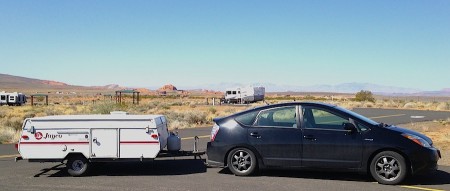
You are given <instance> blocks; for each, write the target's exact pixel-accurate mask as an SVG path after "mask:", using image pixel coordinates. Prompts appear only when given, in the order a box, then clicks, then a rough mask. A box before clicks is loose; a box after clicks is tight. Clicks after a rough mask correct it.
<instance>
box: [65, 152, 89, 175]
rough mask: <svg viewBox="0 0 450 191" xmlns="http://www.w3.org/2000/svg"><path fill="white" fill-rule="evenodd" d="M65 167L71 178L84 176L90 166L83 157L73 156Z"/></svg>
mask: <svg viewBox="0 0 450 191" xmlns="http://www.w3.org/2000/svg"><path fill="white" fill-rule="evenodd" d="M66 167H67V172H68V173H69V174H70V175H71V176H84V175H86V173H87V171H88V169H89V167H90V164H89V162H88V161H87V160H86V158H85V157H84V156H80V155H75V156H72V157H70V158H69V160H67V164H66Z"/></svg>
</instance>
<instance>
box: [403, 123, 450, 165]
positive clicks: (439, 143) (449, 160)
mask: <svg viewBox="0 0 450 191" xmlns="http://www.w3.org/2000/svg"><path fill="white" fill-rule="evenodd" d="M398 126H400V127H404V128H407V129H412V130H415V131H418V132H420V133H422V134H425V135H427V136H428V137H430V138H431V139H432V140H433V144H434V146H435V147H436V148H438V149H439V150H440V151H441V155H442V158H441V159H440V160H439V162H438V164H439V165H446V166H450V120H445V121H428V122H419V123H408V124H403V125H398Z"/></svg>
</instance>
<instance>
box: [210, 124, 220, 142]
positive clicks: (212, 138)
mask: <svg viewBox="0 0 450 191" xmlns="http://www.w3.org/2000/svg"><path fill="white" fill-rule="evenodd" d="M218 132H219V125H217V124H216V123H214V126H213V128H212V130H211V142H212V141H214V139H216V135H217V133H218Z"/></svg>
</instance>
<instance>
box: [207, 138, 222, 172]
mask: <svg viewBox="0 0 450 191" xmlns="http://www.w3.org/2000/svg"><path fill="white" fill-rule="evenodd" d="M225 154H226V153H225V152H223V151H222V149H220V147H217V146H214V144H213V143H211V142H208V145H207V147H206V155H207V156H208V159H207V160H206V163H207V164H208V166H210V167H224V166H225V163H224V158H225Z"/></svg>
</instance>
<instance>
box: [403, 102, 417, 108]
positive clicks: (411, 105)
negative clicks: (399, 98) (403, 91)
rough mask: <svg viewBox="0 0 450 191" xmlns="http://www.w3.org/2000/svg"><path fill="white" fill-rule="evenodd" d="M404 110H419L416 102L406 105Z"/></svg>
mask: <svg viewBox="0 0 450 191" xmlns="http://www.w3.org/2000/svg"><path fill="white" fill-rule="evenodd" d="M403 108H405V109H413V108H417V104H416V103H414V102H408V103H406V104H405V105H404V106H403Z"/></svg>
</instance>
